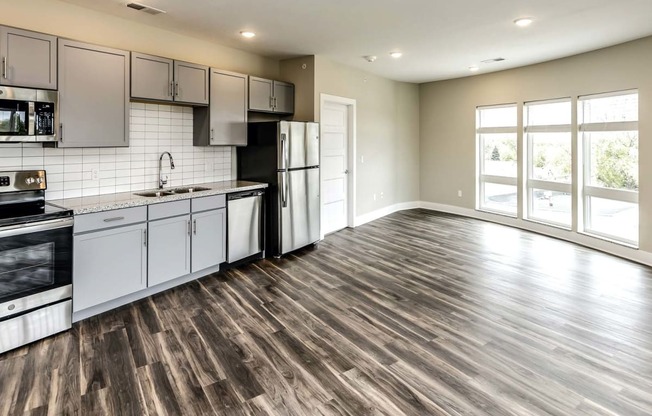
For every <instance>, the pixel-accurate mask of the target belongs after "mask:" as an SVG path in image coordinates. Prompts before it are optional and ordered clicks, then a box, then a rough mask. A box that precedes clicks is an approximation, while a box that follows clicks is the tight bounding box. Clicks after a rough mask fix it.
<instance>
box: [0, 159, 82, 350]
mask: <svg viewBox="0 0 652 416" xmlns="http://www.w3.org/2000/svg"><path fill="white" fill-rule="evenodd" d="M39 179H40V181H39ZM44 179H45V172H43V171H31V172H28V173H25V172H0V334H2V335H1V336H0V353H2V352H5V351H8V350H10V349H13V348H16V347H19V346H21V345H24V344H27V343H29V342H32V341H36V340H38V339H41V338H44V337H46V336H49V335H52V334H55V333H57V332H61V331H64V330H66V329H69V328H70V327H71V324H72V307H71V306H72V299H71V298H72V240H73V239H72V225H73V217H72V213H71V212H70V211H69V210H65V209H62V208H58V207H55V206H51V205H48V204H46V203H45V189H44V188H45V180H44Z"/></svg>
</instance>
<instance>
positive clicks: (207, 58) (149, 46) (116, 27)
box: [0, 0, 279, 78]
mask: <svg viewBox="0 0 652 416" xmlns="http://www.w3.org/2000/svg"><path fill="white" fill-rule="evenodd" d="M0 10H2V13H0V24H5V25H9V26H14V27H19V28H23V29H29V30H35V31H38V32H44V33H50V34H53V35H57V36H61V37H66V38H71V39H75V40H80V41H84V42H89V43H94V44H98V45H103V46H109V47H114V48H120V49H126V50H131V51H137V52H144V53H149V54H153V55H160V56H164V57H168V58H174V59H179V60H184V61H190V62H195V63H199V64H204V65H210V66H213V67H216V68H220V69H226V70H230V71H237V72H244V73H246V74H251V75H257V76H262V77H268V78H276V77H278V75H279V65H278V61H276V60H272V59H267V58H263V57H261V56H258V55H254V54H251V53H247V52H243V51H240V50H237V49H233V48H228V47H225V46H221V45H218V44H215V43H211V42H207V41H203V40H199V39H196V38H192V37H188V36H184V35H179V34H176V33H173V32H168V31H166V30H162V29H158V28H155V27H152V26H146V25H144V24H140V23H137V22H133V21H130V20H125V19H121V18H118V17H115V16H111V15H108V14H101V13H98V12H95V11H92V10H90V9H86V8H83V7H79V6H75V5H72V4H69V3H64V2H60V1H56V0H20V1H16V0H0Z"/></svg>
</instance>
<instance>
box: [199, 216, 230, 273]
mask: <svg viewBox="0 0 652 416" xmlns="http://www.w3.org/2000/svg"><path fill="white" fill-rule="evenodd" d="M192 227H193V231H192V263H191V264H192V272H193V273H194V272H197V271H199V270H203V269H206V268H208V267H212V266H217V265H218V264H220V263H222V262H224V261H225V260H226V244H225V243H226V210H225V209H216V210H212V211H206V212H200V213H198V214H193V215H192Z"/></svg>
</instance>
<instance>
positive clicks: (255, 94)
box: [249, 77, 294, 114]
mask: <svg viewBox="0 0 652 416" xmlns="http://www.w3.org/2000/svg"><path fill="white" fill-rule="evenodd" d="M249 111H261V112H265V113H279V114H293V113H294V85H293V84H290V83H287V82H281V81H273V80H270V79H265V78H257V77H249Z"/></svg>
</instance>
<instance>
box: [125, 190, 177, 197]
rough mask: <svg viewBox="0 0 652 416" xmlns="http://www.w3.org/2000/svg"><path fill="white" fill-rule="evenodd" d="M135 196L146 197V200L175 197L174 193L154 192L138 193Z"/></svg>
mask: <svg viewBox="0 0 652 416" xmlns="http://www.w3.org/2000/svg"><path fill="white" fill-rule="evenodd" d="M134 195H138V196H144V197H146V198H158V197H161V196H168V195H174V193H173V192H168V191H152V192H137V193H135V194H134Z"/></svg>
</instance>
